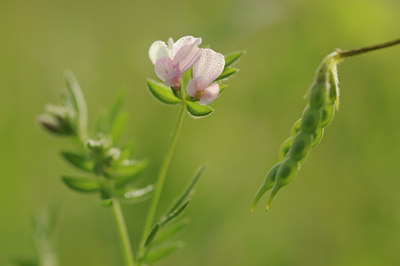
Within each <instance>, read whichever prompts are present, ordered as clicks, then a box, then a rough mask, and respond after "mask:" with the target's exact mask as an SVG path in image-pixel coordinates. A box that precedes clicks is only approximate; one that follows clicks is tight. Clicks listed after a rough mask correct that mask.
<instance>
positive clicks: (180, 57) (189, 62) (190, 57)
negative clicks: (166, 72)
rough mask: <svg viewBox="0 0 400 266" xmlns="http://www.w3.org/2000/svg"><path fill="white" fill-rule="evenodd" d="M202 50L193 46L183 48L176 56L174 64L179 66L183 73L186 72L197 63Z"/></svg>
mask: <svg viewBox="0 0 400 266" xmlns="http://www.w3.org/2000/svg"><path fill="white" fill-rule="evenodd" d="M200 52H201V49H200V48H198V47H197V46H195V45H193V44H188V45H184V46H182V47H181V48H180V49H179V51H178V52H177V53H176V55H175V56H174V59H173V61H174V64H176V65H179V70H180V71H181V73H184V72H186V70H188V69H189V68H191V67H192V66H193V64H194V63H195V62H196V61H197V59H198V58H199V56H200Z"/></svg>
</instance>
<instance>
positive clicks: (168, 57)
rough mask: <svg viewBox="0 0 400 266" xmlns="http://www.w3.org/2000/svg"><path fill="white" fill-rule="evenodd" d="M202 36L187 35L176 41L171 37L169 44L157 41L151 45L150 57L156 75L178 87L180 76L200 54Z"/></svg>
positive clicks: (166, 82) (168, 83)
mask: <svg viewBox="0 0 400 266" xmlns="http://www.w3.org/2000/svg"><path fill="white" fill-rule="evenodd" d="M200 43H201V38H194V37H192V36H185V37H182V38H180V39H179V40H178V41H177V42H176V43H174V41H173V40H172V38H169V40H168V46H167V45H166V44H165V42H163V41H155V42H153V44H152V45H151V46H150V49H149V57H150V60H151V61H152V62H153V64H154V70H155V72H156V75H157V76H158V77H159V78H160V79H161V80H162V81H164V82H165V84H167V85H168V86H170V87H174V88H178V87H179V85H180V77H181V76H182V74H183V73H185V72H186V71H187V70H188V69H189V68H191V67H192V66H193V64H194V63H195V62H196V60H197V59H198V58H199V56H200V48H199V47H198V46H199V45H200Z"/></svg>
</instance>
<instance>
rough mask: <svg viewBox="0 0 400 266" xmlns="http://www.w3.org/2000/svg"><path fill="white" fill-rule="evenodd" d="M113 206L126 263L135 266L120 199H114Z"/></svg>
mask: <svg viewBox="0 0 400 266" xmlns="http://www.w3.org/2000/svg"><path fill="white" fill-rule="evenodd" d="M112 208H113V212H114V216H115V220H116V222H117V227H118V233H119V238H120V240H121V246H122V251H123V253H124V258H125V265H126V266H134V265H135V262H134V259H133V254H132V248H131V242H130V240H129V235H128V230H127V229H126V224H125V220H124V215H123V214H122V210H121V205H120V204H119V202H118V200H116V199H112Z"/></svg>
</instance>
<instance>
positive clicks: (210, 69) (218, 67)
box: [186, 48, 225, 105]
mask: <svg viewBox="0 0 400 266" xmlns="http://www.w3.org/2000/svg"><path fill="white" fill-rule="evenodd" d="M224 67H225V58H224V56H223V55H222V54H220V53H217V52H214V51H213V50H211V49H208V48H207V49H202V51H201V55H200V58H199V59H198V60H197V61H196V63H195V64H194V66H193V79H192V80H190V81H189V83H188V85H187V88H186V91H187V94H188V95H190V96H192V97H193V98H195V99H197V100H200V101H199V103H200V104H201V105H206V104H209V103H211V102H213V101H214V100H215V99H216V98H217V97H218V94H219V89H220V88H219V85H218V84H217V83H213V84H211V83H212V82H213V81H214V80H215V79H216V78H218V77H219V75H221V73H222V71H223V70H224Z"/></svg>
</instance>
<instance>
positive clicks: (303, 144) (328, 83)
mask: <svg viewBox="0 0 400 266" xmlns="http://www.w3.org/2000/svg"><path fill="white" fill-rule="evenodd" d="M336 55H337V53H332V54H331V55H329V56H328V57H326V58H325V60H324V61H323V62H322V64H321V66H320V67H319V68H318V71H317V76H316V78H315V81H314V83H313V85H312V86H311V88H310V89H309V91H308V93H307V94H308V99H309V103H308V104H307V106H306V108H305V109H304V111H303V114H302V117H301V118H300V119H299V120H297V121H296V122H295V123H294V125H293V126H292V129H291V137H290V138H288V139H286V140H285V142H284V143H283V144H282V146H281V148H280V151H279V152H280V160H281V161H282V162H281V163H280V165H279V164H278V165H276V166H275V167H274V168H273V170H274V171H276V172H275V176H274V179H275V180H274V185H273V187H272V190H271V193H270V195H269V198H268V202H267V206H266V210H268V209H269V206H270V204H271V202H272V199H273V198H274V197H275V195H276V193H277V192H278V191H279V190H280V188H281V187H283V186H285V185H287V184H288V183H290V182H291V181H292V180H293V178H294V177H295V176H296V174H297V172H298V169H299V168H300V165H301V164H302V163H303V162H304V161H305V160H306V158H307V155H308V153H309V151H310V149H311V148H312V147H314V146H316V145H318V143H319V142H320V141H321V139H322V136H323V134H324V128H325V127H326V126H327V125H328V124H329V123H330V121H331V120H332V118H333V115H334V112H335V105H336V109H337V105H338V97H339V88H338V86H337V84H338V81H337V73H336V63H337V61H336V60H337V59H336V57H335V56H336ZM270 186H271V182H270V183H268V182H266V181H265V182H264V184H263V185H262V187H261V188H260V189H259V192H258V193H257V195H256V199H255V201H254V204H253V206H252V210H253V209H254V206H255V204H256V203H257V202H258V200H259V199H260V197H261V196H260V193H261V194H264V193H265V192H266V191H267V189H266V188H268V189H269V187H270Z"/></svg>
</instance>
